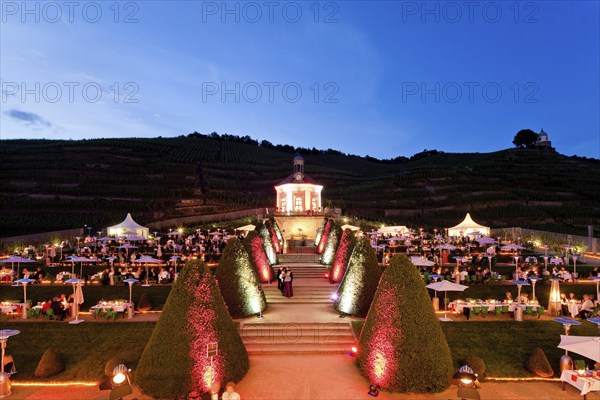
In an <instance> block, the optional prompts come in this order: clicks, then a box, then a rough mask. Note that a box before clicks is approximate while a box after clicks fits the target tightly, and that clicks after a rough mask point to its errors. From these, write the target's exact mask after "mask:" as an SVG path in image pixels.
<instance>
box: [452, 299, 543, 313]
mask: <svg viewBox="0 0 600 400" xmlns="http://www.w3.org/2000/svg"><path fill="white" fill-rule="evenodd" d="M517 305H518V306H519V307H521V308H523V309H525V308H526V307H527V306H531V307H532V308H533V310H534V311H536V310H537V308H538V307H539V305H538V304H524V303H521V304H518V303H467V302H461V303H457V302H454V301H453V302H451V303H450V304H448V308H449V309H450V310H454V311H456V312H458V313H462V312H463V311H464V309H465V308H470V309H472V308H473V307H487V308H488V312H494V311H495V310H496V307H503V306H508V311H509V312H514V311H515V308H516V307H517Z"/></svg>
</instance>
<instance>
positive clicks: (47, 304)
mask: <svg viewBox="0 0 600 400" xmlns="http://www.w3.org/2000/svg"><path fill="white" fill-rule="evenodd" d="M51 305H52V300H51V299H48V300H46V301H45V302H43V303H42V311H41V313H42V314H46V311H48V309H49V308H50V306H51Z"/></svg>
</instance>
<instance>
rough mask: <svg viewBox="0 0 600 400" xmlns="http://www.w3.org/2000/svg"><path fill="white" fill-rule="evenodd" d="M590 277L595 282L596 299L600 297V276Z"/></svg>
mask: <svg viewBox="0 0 600 400" xmlns="http://www.w3.org/2000/svg"><path fill="white" fill-rule="evenodd" d="M591 279H592V280H593V281H594V282H596V300H599V299H600V276H592V277H591Z"/></svg>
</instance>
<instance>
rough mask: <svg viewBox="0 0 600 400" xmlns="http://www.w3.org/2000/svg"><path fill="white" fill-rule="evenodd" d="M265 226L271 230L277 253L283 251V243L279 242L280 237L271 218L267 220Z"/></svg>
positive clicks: (270, 233)
mask: <svg viewBox="0 0 600 400" xmlns="http://www.w3.org/2000/svg"><path fill="white" fill-rule="evenodd" d="M265 226H266V227H267V229H268V230H269V236H270V238H271V244H272V245H273V249H275V253H277V254H279V253H281V243H279V238H278V237H277V232H275V228H274V227H273V224H272V223H271V220H267V221H266V222H265Z"/></svg>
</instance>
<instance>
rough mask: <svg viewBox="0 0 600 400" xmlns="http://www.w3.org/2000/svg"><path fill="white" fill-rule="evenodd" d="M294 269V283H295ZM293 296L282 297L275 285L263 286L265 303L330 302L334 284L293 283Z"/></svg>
mask: <svg viewBox="0 0 600 400" xmlns="http://www.w3.org/2000/svg"><path fill="white" fill-rule="evenodd" d="M296 279H297V278H296V272H295V271H294V283H296ZM292 287H293V291H294V296H293V297H289V298H288V297H284V296H283V295H282V294H281V292H280V291H279V289H277V286H275V285H271V286H263V290H264V292H265V297H266V298H267V304H331V302H332V299H331V296H332V294H333V293H334V292H335V286H296V285H293V286H292Z"/></svg>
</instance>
